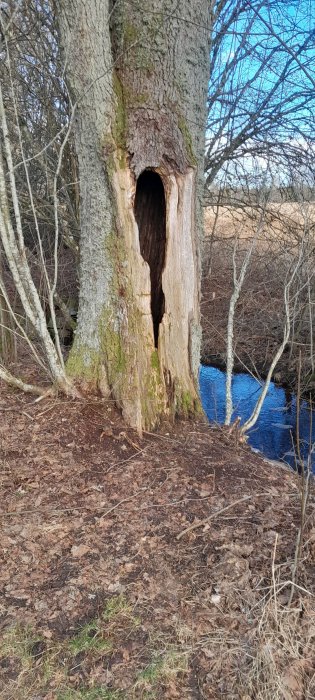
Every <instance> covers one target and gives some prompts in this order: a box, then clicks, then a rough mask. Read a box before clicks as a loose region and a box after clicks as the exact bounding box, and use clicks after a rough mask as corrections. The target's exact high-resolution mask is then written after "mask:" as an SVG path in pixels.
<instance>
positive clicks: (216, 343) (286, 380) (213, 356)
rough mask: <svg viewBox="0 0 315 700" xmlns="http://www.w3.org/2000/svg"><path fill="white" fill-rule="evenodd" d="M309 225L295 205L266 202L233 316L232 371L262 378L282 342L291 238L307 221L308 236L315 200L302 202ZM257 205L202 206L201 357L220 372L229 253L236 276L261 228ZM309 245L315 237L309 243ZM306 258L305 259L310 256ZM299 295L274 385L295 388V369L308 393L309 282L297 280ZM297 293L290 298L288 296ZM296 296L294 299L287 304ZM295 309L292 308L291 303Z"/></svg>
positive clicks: (293, 252) (311, 382)
mask: <svg viewBox="0 0 315 700" xmlns="http://www.w3.org/2000/svg"><path fill="white" fill-rule="evenodd" d="M305 206H306V209H305V212H304V216H306V213H307V217H308V218H307V222H308V223H307V224H306V222H305V219H304V217H303V212H302V209H301V208H300V207H299V205H298V204H297V203H282V204H280V203H279V204H270V205H269V206H268V207H267V209H266V211H265V213H264V226H263V228H262V230H261V231H260V234H259V235H258V236H257V238H256V239H255V245H254V247H253V249H252V253H251V256H250V262H249V264H248V268H247V271H246V275H245V280H244V284H243V287H242V290H241V293H240V296H239V299H238V302H237V305H236V311H235V319H234V336H233V339H234V343H233V346H234V353H235V367H234V370H235V372H252V373H253V374H254V375H255V376H260V377H261V378H262V379H265V378H266V376H267V373H268V371H269V367H270V365H271V362H272V360H273V358H274V356H275V354H276V352H277V350H278V348H279V347H280V345H281V343H282V341H283V334H284V325H285V316H286V312H285V308H284V286H285V283H286V282H287V281H288V279H289V277H290V270H291V267H290V266H292V265H293V264H294V261H295V263H296V256H297V249H298V246H297V242H298V241H299V239H300V238H302V237H303V236H304V232H305V226H306V225H307V226H310V240H311V241H313V237H314V234H313V231H314V220H315V219H314V217H315V207H314V205H305ZM259 216H260V212H259V209H257V210H256V209H255V207H253V208H250V207H239V208H237V207H230V206H222V207H220V208H219V210H218V211H217V210H216V209H215V208H214V209H211V208H210V207H208V208H207V209H206V210H205V230H206V237H205V246H204V256H203V279H202V301H201V315H202V329H203V341H202V363H203V364H210V365H213V366H216V367H218V368H219V369H223V370H225V363H226V332H227V321H228V312H229V304H230V299H231V295H232V292H233V258H234V261H235V264H236V270H237V274H239V273H240V269H241V266H242V263H243V260H244V257H245V255H246V252H247V251H248V250H249V249H250V246H251V244H252V242H253V237H254V236H255V235H256V234H255V232H257V227H259V220H260V219H259ZM312 245H314V243H312ZM310 259H311V258H310ZM296 286H297V288H300V293H299V294H298V295H297V297H296V298H295V297H294V298H293V299H291V307H290V322H291V332H290V340H289V343H288V345H287V347H286V348H285V351H284V353H283V355H282V357H281V358H280V360H279V362H278V364H277V366H276V368H275V370H274V374H273V380H274V381H275V382H277V383H278V384H279V385H281V386H284V387H287V388H289V389H290V390H291V391H296V389H297V383H298V380H297V378H298V374H299V367H301V389H302V391H303V393H304V394H305V395H308V396H309V394H310V392H311V393H312V394H314V392H315V376H314V357H313V359H312V355H314V351H313V335H314V332H313V326H314V318H313V312H312V304H311V299H312V296H313V290H312V288H310V289H309V295H310V296H309V297H308V294H306V296H305V290H307V289H308V286H307V284H304V286H303V283H302V282H301V280H300V281H299V282H298V281H297V280H296ZM294 299H295V301H294ZM293 301H294V304H293ZM293 307H294V308H293Z"/></svg>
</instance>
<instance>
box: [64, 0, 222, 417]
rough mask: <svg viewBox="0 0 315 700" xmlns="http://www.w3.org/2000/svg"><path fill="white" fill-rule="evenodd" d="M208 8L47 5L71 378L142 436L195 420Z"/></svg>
mask: <svg viewBox="0 0 315 700" xmlns="http://www.w3.org/2000/svg"><path fill="white" fill-rule="evenodd" d="M210 5H211V3H210V2H209V1H208V0H193V2H192V1H191V0H182V1H181V2H180V3H179V2H178V1H174V0H148V2H146V3H145V4H143V3H138V2H137V0H136V2H132V3H130V2H124V1H123V0H121V1H120V2H117V3H116V2H115V1H114V2H112V3H108V1H107V0H90V1H89V2H88V3H87V2H86V0H56V9H57V15H58V20H59V27H60V36H61V41H62V45H63V49H64V57H65V70H66V76H67V80H68V84H69V87H70V90H71V93H72V96H73V100H74V101H75V102H76V103H77V117H76V148H77V154H78V160H79V169H80V182H81V278H80V304H79V317H78V330H77V334H76V339H75V343H74V346H73V349H72V352H71V355H70V359H69V362H68V371H69V373H71V374H72V376H74V377H77V378H78V379H80V380H81V381H84V382H86V383H87V384H88V385H89V386H92V387H93V386H97V387H98V388H100V389H101V390H102V392H103V393H105V394H107V393H108V394H112V396H113V397H114V398H115V400H116V402H117V403H118V405H119V406H120V407H121V408H122V410H123V414H124V416H125V417H126V419H127V420H128V422H129V423H130V424H131V425H133V426H135V427H136V428H137V429H139V430H141V429H142V428H145V427H152V426H153V425H154V424H155V423H156V422H157V420H158V419H159V417H160V416H161V415H162V414H165V413H166V414H169V415H174V414H175V413H179V414H188V413H191V412H192V413H194V412H196V411H198V410H199V398H198V389H197V373H198V366H199V344H200V325H199V293H200V290H199V280H200V259H199V245H200V234H201V229H202V213H201V198H202V188H203V160H204V130H205V122H206V95H207V85H208V64H209V36H210Z"/></svg>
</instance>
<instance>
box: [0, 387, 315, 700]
mask: <svg viewBox="0 0 315 700" xmlns="http://www.w3.org/2000/svg"><path fill="white" fill-rule="evenodd" d="M0 419H1V443H0V449H1V451H0V456H1V529H2V535H1V569H0V586H1V610H0V612H1V643H0V678H1V680H0V688H1V698H3V699H4V700H9V699H10V700H11V699H13V698H14V700H20V699H21V700H22V698H23V699H25V698H27V699H32V700H42V699H44V698H45V699H46V700H55V699H56V700H97V699H99V698H100V699H102V698H103V699H104V698H105V700H115V699H116V700H117V699H118V700H120V698H124V699H125V698H127V699H129V698H146V699H149V698H151V699H153V698H156V699H158V700H160V699H162V698H165V699H168V698H180V699H181V700H183V699H185V698H195V699H199V698H207V699H216V698H229V699H233V698H240V699H242V700H249V699H250V698H252V699H254V698H255V699H256V698H262V699H263V700H268V699H270V700H271V699H274V698H287V699H288V700H290V699H291V698H292V699H298V698H300V699H301V700H302V698H312V697H314V694H315V681H314V671H315V658H314V636H315V631H314V630H315V612H314V597H313V596H314V594H315V579H314V555H315V529H314V501H313V497H312V496H311V498H310V500H309V504H308V511H307V524H306V532H305V537H304V545H303V548H302V550H301V556H300V559H301V561H300V565H299V568H298V572H297V577H296V583H297V586H299V587H297V586H296V587H295V588H294V597H293V600H292V602H291V603H289V598H290V591H291V585H290V584H289V583H288V582H289V581H291V580H292V567H293V568H294V565H293V562H294V555H295V550H296V538H297V532H298V528H299V523H300V503H301V499H300V487H299V482H298V477H297V476H296V475H295V474H293V473H292V472H289V471H288V470H286V469H284V468H280V467H271V466H270V465H269V464H267V463H266V462H264V461H263V460H262V459H260V458H259V457H258V456H257V455H255V454H253V453H252V452H251V451H250V450H249V448H247V447H246V446H240V445H239V444H238V443H237V441H236V440H235V439H234V438H233V435H229V434H228V433H226V432H224V431H222V430H219V429H217V428H210V427H209V426H208V425H207V423H206V422H203V421H200V422H178V423H176V424H175V425H168V424H166V423H165V424H164V425H163V426H162V427H161V429H160V431H159V432H158V433H156V434H145V435H144V437H143V439H142V440H141V441H140V440H139V438H138V436H136V435H135V434H134V433H133V432H132V431H130V430H128V429H127V428H126V426H125V425H124V424H123V422H122V420H121V418H120V416H119V415H118V413H117V412H116V411H115V409H114V408H113V406H112V405H111V404H109V403H104V402H103V401H102V400H98V399H91V400H90V401H89V402H88V401H84V402H83V401H69V400H63V399H56V400H52V399H50V400H47V401H45V402H40V403H34V401H33V399H30V398H29V397H25V396H22V395H21V394H19V393H16V392H13V391H11V390H8V389H7V388H6V387H4V386H3V385H2V386H1V388H0ZM206 518H210V519H209V520H208V521H207V522H202V521H203V520H204V519H206ZM192 526H196V527H192ZM189 528H190V529H189ZM185 530H186V532H184V531H185Z"/></svg>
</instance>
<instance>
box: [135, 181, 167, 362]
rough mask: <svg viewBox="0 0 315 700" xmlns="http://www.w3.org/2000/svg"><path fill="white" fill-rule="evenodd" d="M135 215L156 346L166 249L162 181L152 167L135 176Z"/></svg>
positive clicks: (161, 313)
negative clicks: (148, 284)
mask: <svg viewBox="0 0 315 700" xmlns="http://www.w3.org/2000/svg"><path fill="white" fill-rule="evenodd" d="M135 217H136V221H137V224H138V228H139V238H140V250H141V255H142V257H143V258H144V260H145V261H146V262H147V263H148V264H149V266H150V272H151V313H152V319H153V330H154V343H155V347H156V348H157V346H158V339H159V325H160V323H161V321H162V318H163V314H164V308H165V297H164V293H163V289H162V272H163V268H164V263H165V248H166V203H165V193H164V187H163V183H162V180H161V178H160V176H159V175H158V174H157V173H154V172H153V171H152V170H145V171H144V172H143V173H141V175H140V176H139V178H138V181H137V189H136V197H135Z"/></svg>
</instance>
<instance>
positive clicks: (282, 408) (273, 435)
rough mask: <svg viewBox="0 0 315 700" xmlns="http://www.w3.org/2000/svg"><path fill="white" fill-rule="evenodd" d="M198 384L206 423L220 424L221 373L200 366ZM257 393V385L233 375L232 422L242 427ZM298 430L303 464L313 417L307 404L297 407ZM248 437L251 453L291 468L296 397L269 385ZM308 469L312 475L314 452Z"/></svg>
mask: <svg viewBox="0 0 315 700" xmlns="http://www.w3.org/2000/svg"><path fill="white" fill-rule="evenodd" d="M199 382H200V393H201V400H202V405H203V409H204V411H205V413H206V415H207V417H208V419H209V421H211V422H216V423H220V424H222V423H224V418H225V372H223V371H221V370H220V369H216V368H215V367H207V366H204V365H202V366H201V368H200V375H199ZM260 392H261V384H260V382H259V381H258V380H257V379H254V377H251V376H250V375H249V374H234V375H233V380H232V396H233V406H234V413H233V417H232V420H235V419H236V418H237V416H239V417H240V418H241V423H244V421H245V420H247V419H248V418H249V416H250V415H251V413H252V411H253V408H254V406H255V404H256V401H257V399H258V397H259V394H260ZM299 429H300V444H301V454H302V457H303V459H304V460H305V461H306V460H307V457H308V454H309V448H310V443H311V444H314V443H315V414H313V416H312V412H311V410H310V404H309V403H308V402H307V401H304V400H303V401H301V406H300V428H299ZM310 433H311V434H312V436H311V439H310ZM248 435H249V439H248V442H249V444H250V445H251V446H252V447H253V448H254V449H256V450H259V451H260V452H262V453H263V454H264V455H265V456H266V457H268V458H269V459H275V460H281V461H283V462H286V463H287V464H289V465H290V466H291V467H295V453H294V444H295V442H296V396H295V395H294V394H291V393H288V392H287V391H286V390H285V389H283V388H282V387H279V386H276V385H275V384H274V383H273V382H271V384H270V387H269V390H268V393H267V396H266V399H265V402H264V404H263V407H262V409H261V413H260V416H259V418H258V420H257V423H256V425H255V426H254V427H253V428H252V429H251V430H250V431H249V433H248ZM314 447H315V445H314ZM312 469H313V471H314V472H315V452H313V454H312Z"/></svg>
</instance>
